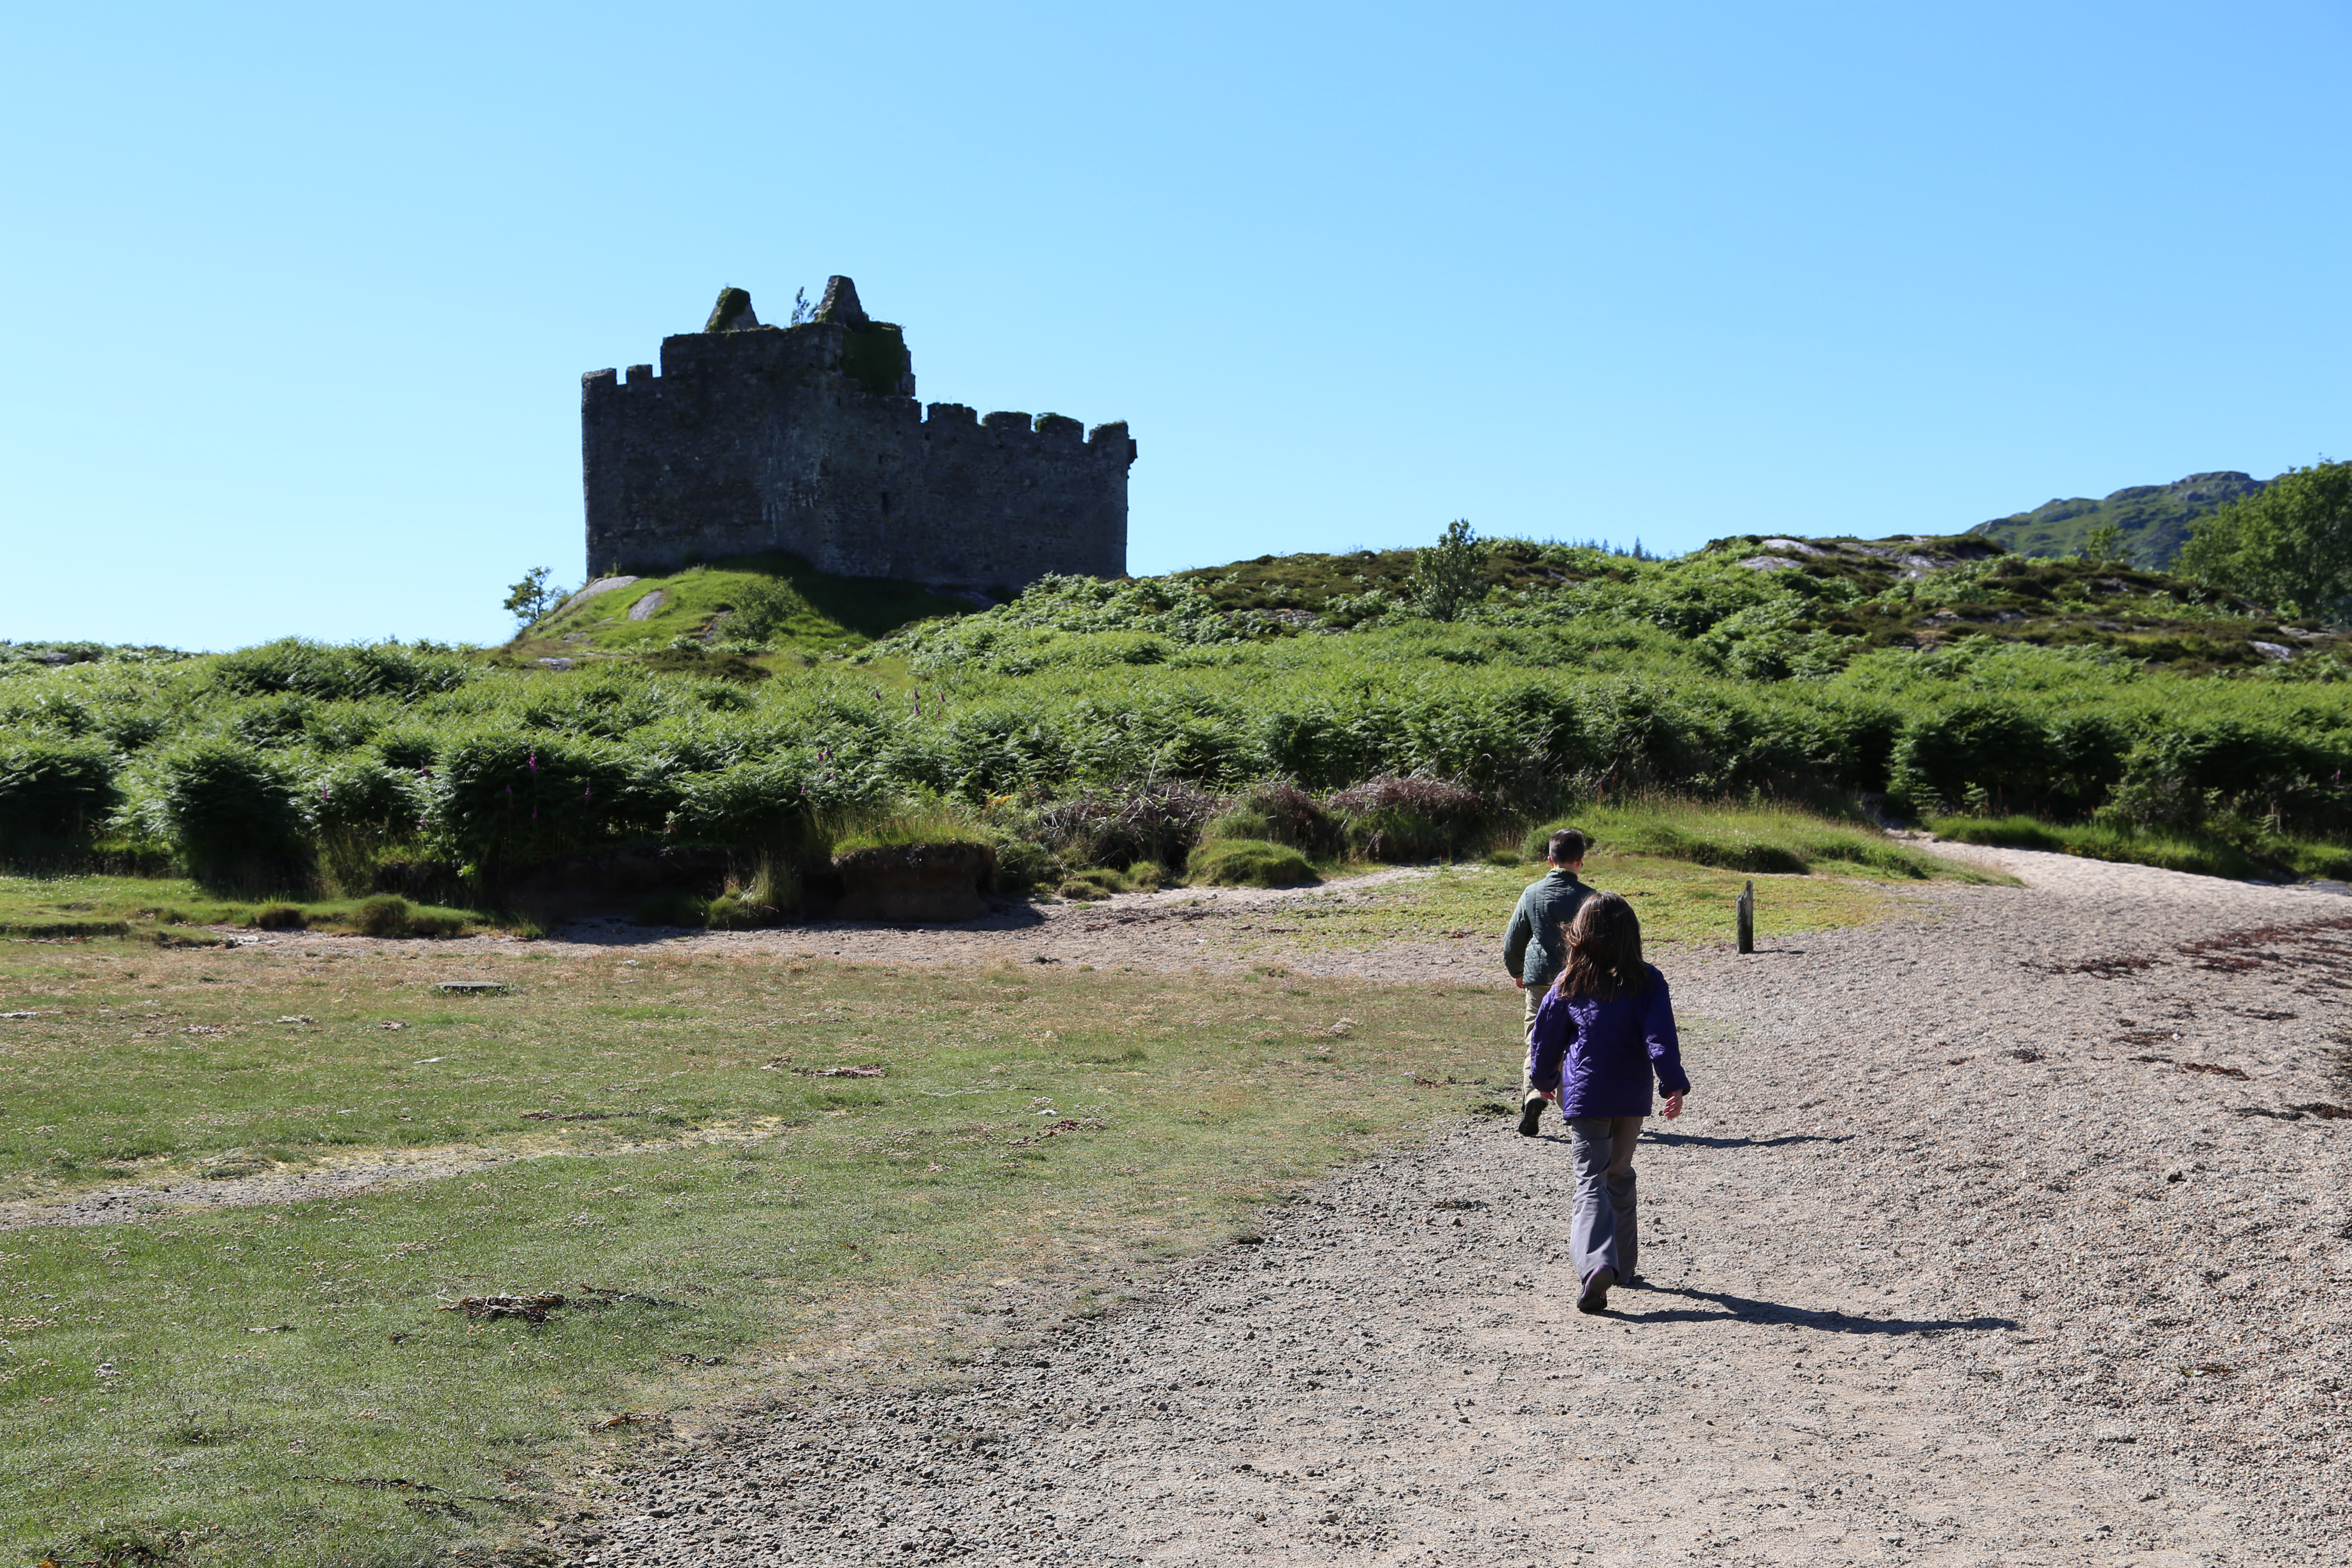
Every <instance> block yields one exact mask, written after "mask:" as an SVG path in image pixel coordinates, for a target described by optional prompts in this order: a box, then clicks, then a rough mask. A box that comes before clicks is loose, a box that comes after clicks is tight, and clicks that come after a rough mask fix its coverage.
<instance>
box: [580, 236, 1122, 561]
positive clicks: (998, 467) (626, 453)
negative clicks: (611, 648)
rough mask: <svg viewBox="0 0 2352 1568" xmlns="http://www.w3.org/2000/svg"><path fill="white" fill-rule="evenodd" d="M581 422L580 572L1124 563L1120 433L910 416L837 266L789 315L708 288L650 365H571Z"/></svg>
mask: <svg viewBox="0 0 2352 1568" xmlns="http://www.w3.org/2000/svg"><path fill="white" fill-rule="evenodd" d="M580 423H581V456H582V465H583V478H584V488H585V489H586V493H587V510H588V568H589V570H590V572H591V573H592V574H594V573H602V572H609V571H613V570H615V569H617V570H618V571H620V572H623V573H640V574H650V573H655V572H662V571H668V570H674V569H676V568H677V567H679V566H682V565H687V564H689V563H692V562H694V561H698V560H705V561H708V560H718V559H720V558H723V557H726V556H730V555H750V554H757V553H760V552H767V551H789V552H792V553H793V554H795V555H798V556H800V557H802V558H803V560H806V561H808V562H809V563H811V564H813V565H815V566H817V567H820V568H821V569H823V570H824V571H827V572H835V573H839V574H843V575H845V576H856V577H902V578H911V579H914V580H916V581H919V582H927V583H945V584H967V585H970V586H973V587H1020V586H1022V585H1024V584H1027V583H1030V582H1034V580H1035V579H1036V578H1038V577H1040V576H1043V575H1044V574H1046V573H1048V572H1073V573H1082V574H1087V575H1091V576H1101V577H1113V576H1123V575H1125V574H1126V571H1127V472H1128V468H1129V465H1131V464H1132V463H1133V462H1134V461H1135V455H1136V447H1135V442H1134V440H1133V439H1132V438H1131V437H1129V435H1128V429H1127V426H1126V425H1125V424H1124V423H1123V422H1113V423H1110V424H1106V425H1097V426H1095V427H1094V428H1093V429H1092V430H1091V431H1089V430H1087V428H1086V426H1083V425H1082V424H1080V423H1079V422H1078V421H1077V420H1076V419H1072V418H1069V417H1067V416H1064V415H1060V414H1045V415H1040V416H1036V417H1035V418H1034V420H1033V419H1032V417H1031V416H1029V415H1027V414H1021V413H1010V412H998V413H992V414H989V415H987V416H984V417H983V416H981V415H980V414H979V413H978V412H977V411H976V410H974V409H972V408H970V407H968V406H966V405H963V404H960V403H934V404H932V405H929V408H928V409H927V408H925V407H924V406H923V405H920V404H919V403H918V402H917V401H916V400H915V374H914V367H913V363H912V362H911V360H910V359H909V357H908V353H907V347H906V340H905V336H904V334H903V333H902V332H901V331H900V330H899V328H898V326H897V325H896V324H894V323H892V322H888V321H875V320H873V319H872V318H871V317H869V316H868V315H866V311H865V310H864V309H863V307H862V306H861V305H860V304H859V303H858V300H857V289H856V285H854V284H852V283H851V282H850V280H849V279H846V278H835V279H832V280H831V281H830V282H829V283H828V284H827V285H826V288H825V293H824V303H823V304H822V305H821V306H819V307H818V310H817V312H816V318H815V320H814V321H803V322H801V323H799V324H797V325H794V326H790V327H772V326H761V324H760V322H759V320H758V318H757V316H756V315H755V314H754V312H753V310H752V308H751V296H750V295H749V294H747V293H745V292H744V291H743V290H741V289H724V290H722V291H721V292H720V294H719V303H718V305H717V306H716V307H715V308H714V309H713V310H712V311H711V313H710V320H709V322H707V323H706V324H705V326H704V330H703V331H699V332H683V333H679V334H677V335H676V336H673V337H668V338H665V339H663V340H662V345H661V374H658V375H656V374H654V369H653V367H652V366H651V365H643V364H638V365H631V366H629V368H628V373H627V378H626V379H625V380H623V379H621V378H620V377H618V376H616V375H615V374H614V372H612V371H610V370H597V371H591V372H589V373H588V374H585V375H583V376H582V377H581V379H580Z"/></svg>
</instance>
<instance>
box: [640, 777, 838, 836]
mask: <svg viewBox="0 0 2352 1568" xmlns="http://www.w3.org/2000/svg"><path fill="white" fill-rule="evenodd" d="M663 832H664V834H665V835H666V836H667V837H671V838H674V839H676V840H677V842H679V843H682V844H714V845H721V846H725V847H730V848H740V849H798V848H801V847H804V846H806V845H808V844H809V843H810V842H812V840H813V839H814V836H815V816H814V812H813V811H812V809H811V808H810V805H809V795H808V788H807V785H806V784H805V782H804V776H803V771H802V769H801V768H800V767H798V766H796V765H794V763H791V762H760V763H743V764H741V765H740V766H738V767H732V768H728V769H726V770H724V771H723V772H719V773H689V774H688V775H687V776H686V777H684V778H682V779H680V780H678V781H677V804H676V805H673V806H671V808H670V812H669V817H668V820H667V823H666V824H665V826H664V828H663Z"/></svg>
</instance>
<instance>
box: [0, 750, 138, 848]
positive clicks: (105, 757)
mask: <svg viewBox="0 0 2352 1568" xmlns="http://www.w3.org/2000/svg"><path fill="white" fill-rule="evenodd" d="M118 798H119V792H118V791H117V789H116V787H115V782H114V759H113V758H112V757H111V756H110V755H109V754H108V752H107V750H106V748H105V747H103V746H100V745H96V744H93V743H91V742H86V741H68V740H29V741H19V742H15V743H13V744H9V745H6V746H0V863H5V864H9V865H31V864H38V863H42V862H46V861H49V860H52V859H55V858H58V857H71V856H74V855H79V854H80V853H82V852H84V851H86V850H87V849H88V848H89V845H90V840H91V839H92V837H94V836H95V835H96V833H97V831H98V829H99V828H100V826H101V825H103V824H104V822H105V821H106V817H107V814H108V813H109V812H110V811H111V810H112V809H113V808H114V805H115V803H116V801H117V799H118Z"/></svg>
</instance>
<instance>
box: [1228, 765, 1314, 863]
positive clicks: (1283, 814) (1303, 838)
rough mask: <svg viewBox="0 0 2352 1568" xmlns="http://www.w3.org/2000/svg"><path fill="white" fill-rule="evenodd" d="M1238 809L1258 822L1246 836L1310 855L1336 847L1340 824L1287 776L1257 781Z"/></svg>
mask: <svg viewBox="0 0 2352 1568" xmlns="http://www.w3.org/2000/svg"><path fill="white" fill-rule="evenodd" d="M1241 809H1242V810H1244V811H1245V812H1247V813H1248V814H1249V816H1250V817H1251V818H1252V819H1253V821H1254V822H1255V824H1256V825H1257V831H1256V833H1255V835H1250V836H1249V837H1259V838H1264V839H1267V840H1269V841H1271V842H1273V843H1276V844H1287V845H1289V846H1290V847H1292V848H1294V849H1303V850H1305V851H1306V852H1307V854H1309V855H1324V854H1328V853H1330V852H1331V851H1333V850H1335V849H1337V848H1338V847H1339V838H1340V835H1339V825H1338V824H1336V823H1334V822H1333V821H1332V820H1331V814H1330V813H1328V812H1327V811H1325V810H1324V809H1323V806H1322V804H1321V803H1320V802H1318V800H1317V799H1316V798H1315V797H1314V796H1313V795H1309V794H1307V792H1306V791H1305V790H1303V789H1300V788H1299V787H1298V786H1297V784H1293V783H1291V782H1290V781H1289V780H1288V779H1275V780H1272V781H1270V782H1268V783H1266V784H1260V785H1258V786H1257V787H1256V788H1255V789H1254V790H1252V791H1250V792H1249V794H1248V795H1244V797H1243V799H1242V804H1241ZM1229 837H1244V836H1243V835H1231V836H1229Z"/></svg>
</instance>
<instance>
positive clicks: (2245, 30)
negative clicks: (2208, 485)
mask: <svg viewBox="0 0 2352 1568" xmlns="http://www.w3.org/2000/svg"><path fill="white" fill-rule="evenodd" d="M2347 45H2352V7H2347V5H2346V4H2345V3H2343V0H2333V3H2319V0H2275V3H2269V0H2256V3H2254V4H2248V5H2229V6H2224V5H2179V4H2166V3H2163V0H2155V3H2150V0H2140V3H2137V4H2132V5H2124V4H2120V3H2116V4H2086V3H2080V0H2036V3H2034V4H2031V5H2020V4H1999V3H1996V4H1978V5H1966V6H1961V5H1944V6H1924V5H1885V4H1884V3H1875V4H1867V5H1864V4H1804V3H1797V4H1790V5H1774V6H1762V5H1753V4H1685V5H1672V4H1659V5H1622V4H1613V5H1582V4H1561V3H1555V4H1549V5H1460V6H1435V5H1418V6H1412V7H1405V6H1398V5H1380V4H1351V5H1266V4H1256V5H1222V4H1197V3H1196V4H1191V5H995V6H978V5H913V4H906V5H892V4H869V5H837V4H836V5H822V6H818V5H766V6H750V5H743V6H729V5H699V6H697V5H665V6H646V5H628V6H620V5H593V4H592V5H580V4H575V5H564V6H553V5H549V6H520V5H495V4H491V5H482V4H470V5H463V6H445V5H405V6H400V7H358V6H320V5H301V6H294V5H287V6H282V7H258V6H252V5H237V4H234V3H230V4H225V5H215V6H206V7H193V8H192V7H186V6H158V5H127V6H117V7H98V8H89V9H84V8H82V7H79V6H68V5H46V6H35V5H26V4H19V5H13V6H8V7H6V8H5V10H0V60H5V62H6V66H5V71H6V74H5V82H6V88H5V92H0V214H5V234H6V243H5V245H0V344H4V345H5V361H6V373H5V377H0V539H5V544H6V560H7V563H8V568H9V569H8V572H7V575H6V584H7V593H6V597H5V608H0V637H13V638H17V639H26V638H35V637H96V638H102V639H106V640H110V641H139V642H147V641H158V642H167V643H175V644H178V645H181V646H184V647H229V646H236V645H238V644H243V643H247V642H252V641H256V640H258V639H261V638H263V637H272V636H278V635H282V634H286V633H300V634H304V635H309V636H313V637H331V638H351V637H378V636H385V635H397V636H401V637H420V636H423V637H440V638H447V639H457V638H470V639H480V640H493V639H496V638H499V637H503V636H504V635H505V633H506V631H507V630H508V629H509V628H508V623H507V621H506V618H505V617H504V616H502V615H501V614H500V612H499V609H498V605H499V600H500V599H501V598H502V597H503V596H504V591H505V588H506V585H507V584H509V583H510V582H511V581H512V580H513V579H514V578H515V577H517V576H518V575H520V573H521V571H522V570H523V569H524V568H526V567H529V566H531V565H536V564H540V563H546V564H549V565H551V566H553V567H554V568H555V570H556V572H557V574H558V575H559V576H560V577H561V578H562V579H564V580H565V581H567V582H571V581H576V580H577V579H578V578H579V576H580V575H581V573H582V569H583V562H582V559H581V552H582V537H581V533H582V529H581V503H580V472H579V464H580V457H579V452H580V448H579V437H578V397H579V394H578V385H579V376H580V374H581V373H582V372H583V371H586V370H590V369H594V368H596V367H599V366H604V365H623V364H627V363H632V362H637V361H646V360H651V359H653V358H655V356H656V352H657V349H658V346H659V343H660V340H661V338H662V336H663V335H664V334H665V333H668V332H677V331H692V330H694V329H695V328H696V327H698V325H699V324H700V323H701V321H702V319H703V316H704V315H705V313H706V312H707V311H708V310H709V307H710V303H711V300H712V298H713V296H714V295H715V294H716V293H717V291H718V289H719V287H720V286H721V285H723V284H739V285H741V286H743V287H745V288H748V289H751V293H752V297H753V299H754V300H755V301H756V302H757V304H758V306H759V307H760V309H761V310H762V312H763V314H765V315H766V316H767V317H768V318H769V319H775V318H777V317H780V316H781V315H782V313H783V312H784V310H785V308H786V307H787V306H788V305H789V302H790V300H791V299H792V296H793V289H795V288H798V287H806V288H808V289H810V291H811V293H812V294H813V295H814V293H815V292H816V291H817V289H820V288H821V287H822V285H823V282H824V278H825V276H826V275H827V274H828V273H834V272H844V273H847V274H850V275H851V276H853V277H855V278H856V280H857V284H858V288H859V289H860V291H861V293H862V294H863V296H864V299H865V301H866V306H867V307H868V309H870V310H873V311H874V312H875V313H876V314H877V315H880V316H882V317H885V318H886V319H889V320H895V321H900V322H903V323H904V324H905V326H906V328H907V333H908V342H909V345H910V346H911V348H912V350H913V353H914V356H915V369H916V372H917V374H918V377H919V384H920V390H921V392H922V395H924V396H925V397H926V398H928V399H932V400H946V401H954V402H961V403H970V404H974V405H978V406H980V407H981V408H982V409H991V408H1016V409H1027V410H1031V411H1033V412H1034V411H1041V410H1045V409H1054V410H1058V411H1060V412H1063V413H1066V414H1069V415H1073V416H1076V417H1078V418H1081V419H1083V420H1085V421H1087V423H1089V424H1093V423H1097V422H1100V421H1103V420H1107V419H1116V418H1124V419H1127V420H1129V421H1130V422H1131V424H1132V426H1133V428H1134V433H1135V436H1136V437H1137V439H1138V440H1139V442H1140V444H1141V448H1142V456H1141V459H1140V460H1139V462H1138V463H1137V465H1136V467H1135V470H1134V476H1133V510H1132V515H1131V526H1130V539H1131V547H1130V548H1131V564H1132V566H1133V568H1134V569H1135V570H1137V571H1139V572H1148V571H1162V570H1168V569H1171V568H1175V567H1180V566H1187V565H1199V564H1205V563H1218V562H1223V561H1227V560H1231V559H1234V558H1236V557H1242V556H1248V555H1254V554H1257V553H1259V552H1263V551H1268V550H1274V551H1290V550H1316V549H1346V548H1352V547H1355V546H1359V545H1365V544H1381V545H1386V544H1400V543H1418V542H1424V541H1426V540H1427V539H1429V538H1430V537H1431V536H1433V535H1434V534H1435V533H1436V531H1437V530H1438V529H1439V528H1440V527H1441V526H1442V525H1443V524H1444V521H1446V520H1447V519H1449V518H1452V517H1455V516H1463V517H1467V518H1469V519H1470V520H1471V521H1472V522H1473V523H1474V524H1475V526H1476V527H1478V528H1479V529H1480V530H1481V531H1485V532H1489V533H1517V534H1528V535H1533V536H1536V537H1562V538H1584V537H1590V536H1601V537H1605V538H1609V539H1613V540H1618V541H1631V540H1632V539H1633V537H1635V536H1636V535H1638V536H1639V537H1640V538H1641V539H1642V540H1643V541H1644V542H1646V543H1648V544H1649V545H1650V546H1651V547H1653V548H1654V549H1662V550H1668V551H1672V550H1680V549H1685V548H1688V547H1690V546H1692V545H1695V544H1698V543H1701V542H1705V541H1706V540H1707V539H1709V538H1712V537H1716V536H1718V535H1722V534H1726V533H1733V532H1746V531H1811V532H1832V531H1841V532H1842V531H1861V532H1864V533H1868V534H1880V533H1885V532H1889V531H1951V530H1956V529H1960V528H1965V527H1968V526H1969V525H1970V524H1973V523H1976V522H1978V521H1982V520H1983V519H1985V518H1988V517H1992V516H1997V515H2000V514H2004V513H2007V512H2011V511H2015V510H2021V509H2023V508H2027V507H2032V506H2035V505H2038V504H2039V503H2041V502H2042V501H2043V500H2048V499H2050V498H2051V497H2053V496H2062V495H2101V494H2105V492H2106V491H2108V490H2111V489H2116V488H2117V487H2119V486H2123V485H2127V484H2142V483H2160V482H2163V481H2167V480H2169V479H2177V478H2179V476H2181V475H2182V474H2185V473H2189V472H2192V471H2196V470H2200V469H2208V468H2243V469H2246V470H2249V471H2251V472H2252V473H2255V474H2257V475H2264V476H2267V475H2269V474H2272V473H2274V472H2276V471H2277V470H2279V469H2280V468H2284V467H2286V466H2288V465H2290V464H2295V463H2306V462H2310V461H2312V460H2314V459H2315V458H2317V457H2319V456H2321V455H2322V454H2326V455H2329V456H2338V457H2340V456H2346V455H2352V441H2347V439H2346V438H2345V437H2346V432H2347V414H2352V391H2348V390H2347V381H2346V374H2345V373H2346V367H2347V363H2352V354H2347V349H2352V306H2347V288H2346V281H2347V272H2346V268H2347V257H2352V201H2347V191H2346V178H2345V174H2346V164H2347V151H2348V150H2352V139H2348V138H2347V132H2352V91H2347V90H2346V89H2345V85H2344V84H2345V82H2346V80H2347V70H2346V65H2347Z"/></svg>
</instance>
